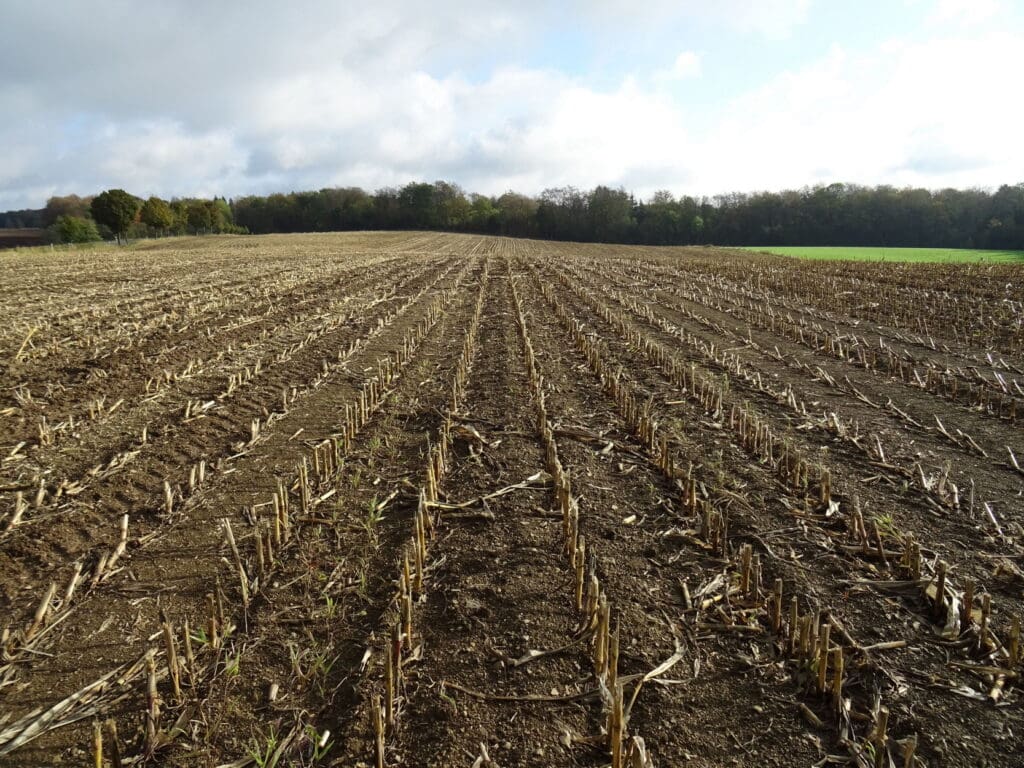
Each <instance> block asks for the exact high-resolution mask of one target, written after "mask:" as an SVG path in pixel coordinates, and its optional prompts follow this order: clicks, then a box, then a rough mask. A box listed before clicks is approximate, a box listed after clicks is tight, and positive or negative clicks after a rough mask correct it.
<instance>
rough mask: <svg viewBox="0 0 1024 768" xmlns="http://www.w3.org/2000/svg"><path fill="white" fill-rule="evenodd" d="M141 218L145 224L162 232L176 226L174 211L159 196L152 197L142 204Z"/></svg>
mask: <svg viewBox="0 0 1024 768" xmlns="http://www.w3.org/2000/svg"><path fill="white" fill-rule="evenodd" d="M139 218H140V220H141V221H142V223H143V224H145V225H146V226H147V227H152V228H153V229H158V230H160V231H161V232H165V233H166V232H167V230H169V229H170V228H171V227H172V226H174V211H172V210H171V206H170V205H168V204H167V202H166V201H164V200H161V199H160V198H159V197H151V198H149V199H148V200H147V201H146V202H144V203H143V204H142V210H141V211H139Z"/></svg>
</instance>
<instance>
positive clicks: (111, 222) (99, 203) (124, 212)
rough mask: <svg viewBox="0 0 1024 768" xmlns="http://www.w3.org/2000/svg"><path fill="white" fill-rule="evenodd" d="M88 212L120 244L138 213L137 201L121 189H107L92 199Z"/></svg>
mask: <svg viewBox="0 0 1024 768" xmlns="http://www.w3.org/2000/svg"><path fill="white" fill-rule="evenodd" d="M89 210H90V211H92V217H93V218H94V219H95V220H96V221H97V222H98V223H100V224H102V225H103V226H105V227H107V228H108V229H110V231H111V232H113V233H114V237H115V238H117V241H118V242H119V243H120V242H121V241H122V240H123V239H125V235H126V233H127V232H128V227H129V225H130V224H131V223H132V222H133V221H135V217H136V215H138V213H139V199H138V198H137V197H135V196H134V195H129V194H128V193H127V192H125V191H124V190H123V189H108V190H107V191H106V192H101V193H100V194H98V195H96V197H94V198H93V201H92V203H91V204H90V206H89Z"/></svg>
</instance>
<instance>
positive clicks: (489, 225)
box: [0, 181, 1024, 250]
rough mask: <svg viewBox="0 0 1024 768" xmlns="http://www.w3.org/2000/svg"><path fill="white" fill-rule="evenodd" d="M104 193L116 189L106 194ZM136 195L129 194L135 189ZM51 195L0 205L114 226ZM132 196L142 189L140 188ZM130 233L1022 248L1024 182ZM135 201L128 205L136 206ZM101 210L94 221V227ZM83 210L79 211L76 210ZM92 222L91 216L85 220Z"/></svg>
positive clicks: (377, 196) (220, 220)
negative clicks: (468, 235)
mask: <svg viewBox="0 0 1024 768" xmlns="http://www.w3.org/2000/svg"><path fill="white" fill-rule="evenodd" d="M104 194H108V193H104ZM129 197H130V196H129ZM94 199H95V198H88V197H86V198H82V197H78V196H75V195H70V196H67V197H55V198H51V199H50V200H49V201H48V203H47V206H46V207H45V208H44V209H41V210H38V211H32V210H29V211H13V212H9V213H6V214H0V227H45V228H48V231H49V233H50V237H51V239H52V240H55V241H61V240H62V239H63V240H64V241H67V240H69V239H75V238H77V237H88V238H90V239H94V238H95V237H97V236H112V235H115V234H117V233H116V232H114V228H116V227H121V225H120V224H118V225H116V227H115V226H114V225H110V224H108V223H105V221H101V220H100V219H101V218H102V217H94V215H93V213H94V212H93V205H92V203H93V200H94ZM133 199H136V198H133ZM136 200H137V205H136V206H135V207H134V211H135V213H134V215H133V217H132V218H131V221H130V223H128V224H125V225H124V227H123V232H122V234H124V235H125V236H127V237H129V238H132V237H144V236H154V235H162V234H186V233H190V234H201V233H207V232H251V233H254V234H262V233H269V232H325V231H336V230H351V229H439V230H448V231H461V232H480V233H489V234H505V235H511V236H517V237H540V238H547V239H554V240H576V241H600V242H617V243H643V244H650V245H668V244H717V245H836V246H838V245H861V246H868V245H874V246H891V247H899V246H906V247H945V248H995V249H1013V250H1021V249H1024V184H1017V185H1014V186H1008V185H1007V186H1002V187H1000V188H999V189H998V190H996V191H994V192H993V191H989V190H984V189H967V190H957V189H943V190H927V189H918V188H904V189H898V188H895V187H890V186H878V187H864V186H857V185H851V184H831V185H828V186H816V187H808V188H804V189H800V190H787V191H784V192H758V193H752V194H743V193H736V194H730V195H719V196H715V197H710V198H707V197H704V198H694V197H689V196H683V197H678V198H677V197H675V196H674V195H673V194H672V193H670V192H665V191H662V192H657V193H655V194H654V195H653V196H651V198H650V199H648V200H637V199H636V198H635V197H634V196H633V195H631V194H629V193H628V192H626V191H624V190H622V189H612V188H609V187H605V186H598V187H596V188H594V189H592V190H590V191H582V190H578V189H576V188H574V187H560V188H553V189H547V190H545V191H544V192H542V193H541V194H540V195H538V196H536V197H531V196H527V195H521V194H518V193H515V192H507V193H505V194H503V195H500V196H498V197H488V196H486V195H477V194H467V193H466V192H464V191H463V190H462V189H461V188H460V187H459V186H457V185H456V184H452V183H449V182H444V181H438V182H435V183H433V184H428V183H422V182H413V183H410V184H407V185H405V186H404V187H400V188H385V189H380V190H377V191H376V192H373V193H370V192H367V191H365V190H362V189H359V188H357V187H346V188H331V189H322V190H320V191H316V192H312V191H311V192H292V193H289V194H272V195H268V196H266V197H259V196H246V197H241V198H237V199H235V200H232V201H228V200H225V199H223V198H215V199H214V200H194V199H193V200H173V201H170V202H165V201H163V200H160V199H159V198H155V197H151V198H149V199H148V200H146V201H142V200H141V199H136ZM130 207H131V206H129V208H130ZM93 218H96V221H97V223H98V225H99V226H98V227H91V226H90V225H91V224H92V222H91V221H90V220H91V219H93ZM78 220H82V221H78ZM83 222H84V223H83Z"/></svg>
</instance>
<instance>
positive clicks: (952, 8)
mask: <svg viewBox="0 0 1024 768" xmlns="http://www.w3.org/2000/svg"><path fill="white" fill-rule="evenodd" d="M1004 10H1005V9H1004V7H1003V3H1002V2H1001V0H937V2H936V3H935V7H934V8H933V9H932V12H931V14H930V15H929V17H928V18H929V21H931V22H932V23H933V24H965V25H974V24H981V23H982V22H985V21H989V20H991V19H993V18H995V17H996V16H997V15H999V14H1001V13H1003V12H1004Z"/></svg>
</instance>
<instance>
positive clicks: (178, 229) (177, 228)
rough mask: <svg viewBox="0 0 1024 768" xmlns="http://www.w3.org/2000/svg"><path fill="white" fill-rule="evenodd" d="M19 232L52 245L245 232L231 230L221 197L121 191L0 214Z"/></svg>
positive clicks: (69, 197) (56, 199) (58, 199)
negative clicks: (30, 231) (38, 232)
mask: <svg viewBox="0 0 1024 768" xmlns="http://www.w3.org/2000/svg"><path fill="white" fill-rule="evenodd" d="M19 227H30V228H37V229H43V230H45V232H46V239H47V240H48V241H49V242H51V243H87V242H92V241H97V240H103V239H111V238H114V239H117V240H121V239H139V238H143V237H161V236H166V235H186V234H191V235H198V234H216V233H245V232H246V230H245V229H244V228H242V227H238V226H236V225H235V223H234V214H233V212H232V210H231V204H230V203H228V201H227V200H226V199H225V198H222V197H215V198H213V199H212V200H202V199H195V198H190V199H184V200H171V201H167V200H162V199H160V198H159V197H150V198H148V199H146V200H143V199H142V198H139V197H135V196H134V195H131V194H129V193H127V192H125V191H124V190H122V189H109V190H107V191H105V192H102V193H100V194H98V195H93V196H88V197H79V196H78V195H64V196H57V197H51V198H50V199H49V200H47V201H46V207H45V208H42V209H39V210H23V211H8V212H7V213H3V214H0V228H19Z"/></svg>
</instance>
